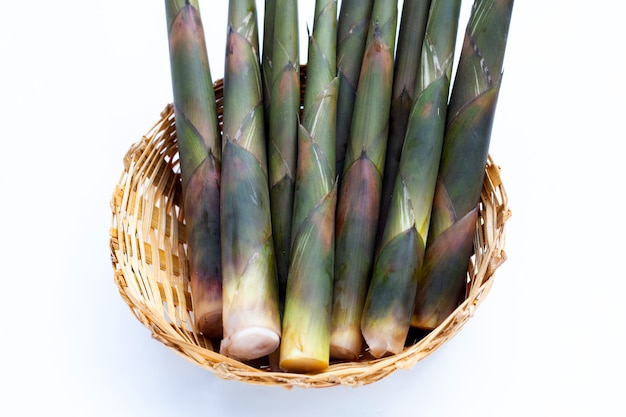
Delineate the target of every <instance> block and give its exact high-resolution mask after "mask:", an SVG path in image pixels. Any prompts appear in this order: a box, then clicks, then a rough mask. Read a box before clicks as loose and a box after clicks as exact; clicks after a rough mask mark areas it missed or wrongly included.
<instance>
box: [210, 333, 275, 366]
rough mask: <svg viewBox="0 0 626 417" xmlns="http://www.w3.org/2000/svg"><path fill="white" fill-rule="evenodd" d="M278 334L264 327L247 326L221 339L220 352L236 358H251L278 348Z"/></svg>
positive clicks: (267, 353)
mask: <svg viewBox="0 0 626 417" xmlns="http://www.w3.org/2000/svg"><path fill="white" fill-rule="evenodd" d="M279 345H280V335H278V334H277V333H276V332H274V331H273V330H271V329H268V328H266V327H260V326H255V327H249V328H246V329H243V330H240V331H238V332H236V333H235V334H233V335H232V336H230V337H229V338H227V339H224V340H223V341H222V346H221V348H220V354H222V355H225V356H228V357H229V358H233V359H237V360H244V361H246V360H252V359H257V358H260V357H262V356H266V355H269V354H271V353H272V352H274V351H275V350H276V349H278V346H279Z"/></svg>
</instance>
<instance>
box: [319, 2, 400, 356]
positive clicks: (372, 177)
mask: <svg viewBox="0 0 626 417" xmlns="http://www.w3.org/2000/svg"><path fill="white" fill-rule="evenodd" d="M397 18H398V6H397V2H396V1H390V0H376V1H375V2H374V6H373V10H372V18H371V23H370V29H369V32H368V38H367V44H366V47H365V53H364V55H363V63H362V65H361V75H360V76H359V83H358V87H357V94H356V99H355V102H354V114H353V118H352V128H351V131H350V140H349V141H348V146H347V149H346V157H345V163H344V171H343V177H342V183H341V185H340V191H339V195H338V201H337V213H336V229H335V237H336V240H335V244H336V248H335V282H334V290H333V291H334V294H333V311H332V320H331V339H330V343H331V347H330V349H331V351H330V352H331V357H334V358H337V359H354V358H356V357H357V356H358V355H359V353H360V352H361V346H362V336H361V328H360V324H361V312H362V309H363V304H364V302H365V296H366V293H367V286H368V280H369V276H370V274H371V269H372V264H373V257H374V245H375V239H376V228H377V224H378V216H379V210H380V193H381V188H382V174H383V171H384V162H385V150H386V145H387V135H388V130H389V112H390V102H391V90H392V84H393V70H394V49H395V38H396V29H397Z"/></svg>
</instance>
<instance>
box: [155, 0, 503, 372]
mask: <svg viewBox="0 0 626 417" xmlns="http://www.w3.org/2000/svg"><path fill="white" fill-rule="evenodd" d="M297 3H298V2H297V1H295V0H265V2H264V7H265V19H264V27H263V28H259V27H258V23H257V9H256V2H255V1H254V0H230V1H229V7H228V16H227V17H226V18H227V19H228V30H227V33H226V41H225V45H226V60H225V67H224V78H223V108H222V116H223V117H222V123H223V126H222V129H221V132H220V130H219V126H218V117H217V114H218V112H217V109H216V102H215V96H214V94H213V88H212V85H213V84H212V80H211V75H210V69H209V63H208V58H207V54H206V45H205V40H204V34H203V30H202V22H201V17H200V12H199V6H198V1H197V0H186V1H182V0H179V1H176V0H166V1H165V4H166V11H167V25H168V35H169V40H170V58H171V73H172V87H173V93H174V108H175V117H176V133H177V136H178V143H179V154H180V161H181V164H180V166H181V178H182V186H183V188H182V190H183V197H184V198H183V201H184V213H185V221H186V224H187V230H188V258H189V272H190V283H191V290H192V294H193V309H194V317H195V319H196V321H195V323H194V326H195V328H196V329H197V331H198V332H200V333H202V334H204V335H205V336H207V337H209V338H211V339H213V340H216V341H217V343H218V344H219V352H220V353H221V354H222V355H224V356H228V357H231V358H233V359H236V360H241V361H252V360H256V359H258V358H263V357H271V358H273V359H271V360H270V362H272V363H274V364H276V366H278V368H279V369H280V370H283V371H288V372H296V373H316V372H321V371H323V370H324V369H326V368H327V367H328V366H329V363H330V362H332V361H355V360H358V358H359V357H361V356H363V355H371V356H373V357H375V358H381V357H383V356H387V355H393V354H397V353H400V352H401V351H402V349H403V348H404V347H405V345H406V343H407V335H408V333H409V331H410V329H411V327H414V328H417V329H423V330H425V331H429V330H432V329H433V328H435V327H436V326H438V325H439V324H440V323H441V322H442V321H443V320H444V319H445V318H446V317H447V316H449V315H450V314H451V313H452V311H453V310H454V309H455V308H456V307H457V306H458V304H459V303H460V302H461V301H462V300H463V298H464V297H465V293H464V291H465V286H466V280H467V270H468V263H469V261H470V258H471V256H472V254H473V253H472V250H473V236H474V230H475V228H476V220H477V213H478V202H479V198H480V190H481V186H482V183H483V176H484V171H485V165H486V163H487V155H488V150H489V142H490V136H491V125H492V123H493V120H494V115H495V109H496V101H497V96H498V93H499V90H500V85H501V81H502V77H501V74H502V65H503V57H504V50H505V47H506V40H507V34H508V28H509V24H510V19H511V14H512V6H513V0H474V2H473V5H472V9H471V14H470V18H469V22H468V24H467V29H466V32H465V34H464V43H463V48H462V50H461V53H460V57H459V60H458V68H457V71H456V73H455V74H453V65H454V64H455V60H454V59H455V44H456V37H457V29H458V23H459V22H458V20H459V16H460V10H461V0H405V1H404V2H403V8H402V14H401V15H400V14H399V8H398V2H397V1H396V0H372V1H351V0H344V1H342V2H341V8H339V7H338V1H337V0H316V1H315V13H314V15H313V16H311V17H312V19H313V27H312V31H311V32H310V33H309V37H308V51H307V52H308V61H307V63H306V67H303V68H306V76H305V77H304V76H302V75H301V73H300V66H301V64H300V62H299V49H298V48H299V40H298V38H299V37H298V33H299V30H300V29H299V28H298V7H297V6H298V4H297ZM399 16H401V19H400V21H399V24H398V17H399ZM260 29H262V33H263V44H262V46H263V50H262V51H259V32H260ZM396 40H397V42H398V44H397V46H396ZM453 75H454V77H453ZM301 83H302V85H301Z"/></svg>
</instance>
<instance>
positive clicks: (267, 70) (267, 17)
mask: <svg viewBox="0 0 626 417" xmlns="http://www.w3.org/2000/svg"><path fill="white" fill-rule="evenodd" d="M264 11H265V12H264V14H263V50H262V51H261V75H262V77H263V106H264V107H265V120H266V121H267V120H269V114H270V97H271V96H272V51H273V49H274V48H273V47H274V17H275V12H276V0H265V9H264ZM268 128H269V123H266V124H265V129H266V131H267V130H268Z"/></svg>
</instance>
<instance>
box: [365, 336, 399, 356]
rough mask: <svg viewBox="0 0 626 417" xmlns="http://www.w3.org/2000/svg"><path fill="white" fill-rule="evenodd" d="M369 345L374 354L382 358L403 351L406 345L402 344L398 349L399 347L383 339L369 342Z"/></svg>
mask: <svg viewBox="0 0 626 417" xmlns="http://www.w3.org/2000/svg"><path fill="white" fill-rule="evenodd" d="M368 347H369V351H370V353H371V354H372V356H373V357H375V358H376V359H380V358H382V357H385V356H389V355H394V354H396V353H400V352H402V348H403V347H404V345H402V347H401V348H400V349H399V350H398V349H397V347H393V346H390V345H389V344H388V343H385V342H384V341H382V340H374V341H372V342H368Z"/></svg>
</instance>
